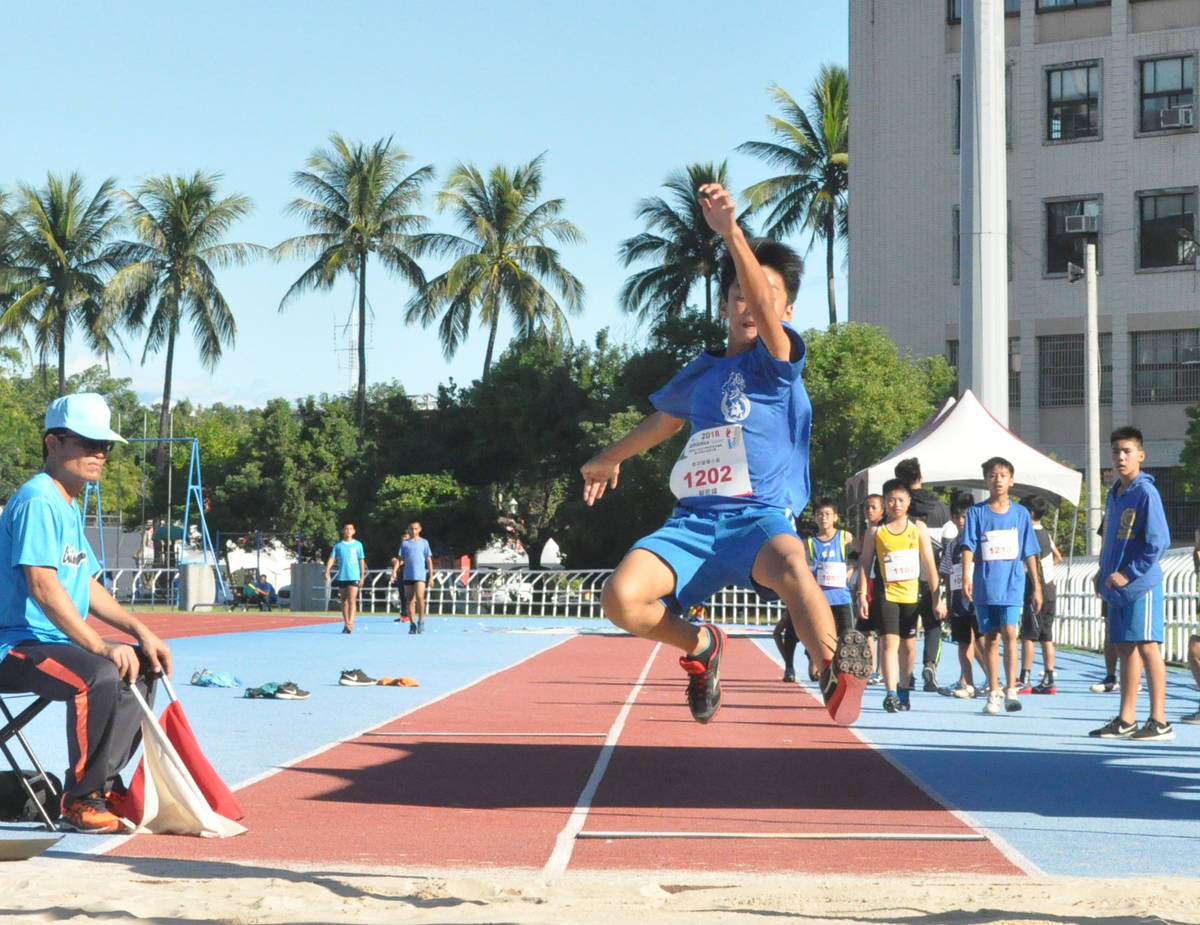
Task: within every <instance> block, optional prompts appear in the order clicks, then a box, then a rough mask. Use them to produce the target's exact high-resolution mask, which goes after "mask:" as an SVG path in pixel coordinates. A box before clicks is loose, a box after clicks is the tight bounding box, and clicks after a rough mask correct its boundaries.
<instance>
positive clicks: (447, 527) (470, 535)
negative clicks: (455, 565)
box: [363, 472, 496, 567]
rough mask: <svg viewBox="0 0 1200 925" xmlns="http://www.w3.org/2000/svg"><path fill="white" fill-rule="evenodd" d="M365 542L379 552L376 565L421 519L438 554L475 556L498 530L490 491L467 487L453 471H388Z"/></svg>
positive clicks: (372, 509)
mask: <svg viewBox="0 0 1200 925" xmlns="http://www.w3.org/2000/svg"><path fill="white" fill-rule="evenodd" d="M363 520H364V521H365V524H364V526H365V527H367V538H368V539H367V540H364V542H368V540H369V541H370V542H371V544H372V545H373V546H374V547H375V548H377V549H378V550H379V557H378V560H377V562H378V565H379V566H380V567H382V566H384V565H385V564H386V561H387V559H388V558H389V557H390V555H392V554H393V553H394V552H395V550H396V549H397V548H398V547H399V545H400V535H401V533H403V532H404V528H405V527H407V526H408V525H409V524H410V523H412V521H414V520H419V521H420V522H421V527H422V535H424V536H426V538H427V539H429V542H430V545H431V547H432V548H433V550H434V554H435V555H462V554H464V553H465V554H467V555H471V554H472V553H474V552H475V550H477V549H480V548H482V547H484V546H486V545H487V543H488V541H489V540H490V539H491V537H492V536H493V535H495V532H496V518H495V514H494V512H493V511H492V509H491V505H490V504H489V499H488V496H487V492H486V491H484V490H481V489H479V488H476V487H472V486H470V485H464V484H462V483H461V482H459V481H458V480H457V479H455V478H454V476H453V475H451V474H450V473H449V472H413V473H408V474H404V475H388V476H385V477H384V479H383V483H382V484H381V485H379V489H378V491H377V492H376V494H375V497H374V499H373V500H372V501H371V503H370V505H369V506H368V507H367V508H366V514H365V516H364V518H363Z"/></svg>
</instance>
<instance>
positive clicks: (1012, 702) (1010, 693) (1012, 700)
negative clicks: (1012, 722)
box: [1004, 687, 1021, 713]
mask: <svg viewBox="0 0 1200 925" xmlns="http://www.w3.org/2000/svg"><path fill="white" fill-rule="evenodd" d="M1004 709H1006V710H1007V711H1008V712H1009V713H1016V712H1017V711H1018V710H1020V709H1021V701H1020V700H1018V699H1017V689H1016V688H1015V687H1010V688H1009V689H1008V690H1006V691H1005V692H1004Z"/></svg>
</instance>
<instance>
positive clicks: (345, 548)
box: [330, 540, 366, 581]
mask: <svg viewBox="0 0 1200 925" xmlns="http://www.w3.org/2000/svg"><path fill="white" fill-rule="evenodd" d="M330 556H332V558H333V564H334V566H336V571H335V572H334V574H333V580H334V581H359V580H360V579H361V578H362V577H363V574H362V569H361V568H360V567H359V565H358V563H359V562H360V561H361V560H363V559H365V558H366V554H365V553H364V552H363V544H362V543H360V542H359V541H358V540H341V541H340V542H339V543H338V544H337V545H336V546H334V547H333V552H332V553H330Z"/></svg>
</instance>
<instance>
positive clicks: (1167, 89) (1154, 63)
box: [1140, 55, 1196, 132]
mask: <svg viewBox="0 0 1200 925" xmlns="http://www.w3.org/2000/svg"><path fill="white" fill-rule="evenodd" d="M1195 73H1196V67H1195V59H1194V58H1193V57H1192V56H1191V55H1184V56H1183V57H1179V58H1155V59H1154V60H1151V61H1142V62H1141V78H1142V79H1141V88H1140V89H1141V104H1142V105H1141V123H1140V128H1141V130H1142V131H1143V132H1162V131H1178V130H1179V129H1187V128H1191V127H1192V125H1193V124H1194V116H1195V108H1194V106H1195V89H1196V81H1195Z"/></svg>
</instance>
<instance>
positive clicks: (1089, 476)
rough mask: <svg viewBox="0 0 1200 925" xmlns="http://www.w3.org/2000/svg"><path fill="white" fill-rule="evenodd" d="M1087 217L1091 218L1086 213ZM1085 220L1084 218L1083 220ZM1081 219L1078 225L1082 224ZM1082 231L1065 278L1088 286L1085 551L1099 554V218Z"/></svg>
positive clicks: (1085, 321)
mask: <svg viewBox="0 0 1200 925" xmlns="http://www.w3.org/2000/svg"><path fill="white" fill-rule="evenodd" d="M1089 218H1092V217H1090V216H1089ZM1083 222H1086V219H1084V220H1083ZM1083 222H1081V224H1083ZM1084 227H1086V228H1088V229H1089V230H1087V231H1084V232H1082V234H1083V235H1084V242H1083V266H1082V267H1079V266H1077V265H1076V264H1074V263H1070V262H1068V263H1067V279H1068V280H1070V281H1071V282H1072V283H1074V282H1078V281H1079V280H1080V279H1083V280H1084V281H1085V282H1084V285H1085V287H1086V289H1087V306H1086V308H1085V309H1084V315H1083V393H1084V401H1085V406H1086V409H1087V411H1086V415H1087V421H1086V424H1087V427H1086V439H1087V449H1086V454H1085V456H1086V459H1085V469H1084V486H1085V489H1084V490H1085V497H1086V501H1085V514H1086V516H1085V519H1084V520H1085V524H1086V534H1085V535H1086V536H1087V554H1088V555H1089V556H1098V555H1100V518H1101V512H1102V507H1101V504H1100V496H1101V494H1102V492H1103V486H1102V485H1101V483H1100V309H1099V286H1098V282H1097V274H1096V241H1097V239H1098V238H1099V219H1098V218H1093V220H1092V221H1091V222H1088V223H1087V224H1086V225H1085V226H1084Z"/></svg>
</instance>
